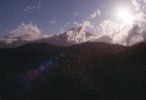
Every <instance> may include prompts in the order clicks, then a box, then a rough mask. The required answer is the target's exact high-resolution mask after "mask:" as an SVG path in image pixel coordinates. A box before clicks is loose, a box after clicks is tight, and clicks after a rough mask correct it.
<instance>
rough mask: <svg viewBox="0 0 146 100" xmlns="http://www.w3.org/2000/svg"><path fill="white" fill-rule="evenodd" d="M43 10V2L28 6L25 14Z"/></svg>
mask: <svg viewBox="0 0 146 100" xmlns="http://www.w3.org/2000/svg"><path fill="white" fill-rule="evenodd" d="M40 8H41V2H38V3H37V4H33V5H27V6H26V7H25V8H24V12H32V11H34V10H38V9H40Z"/></svg>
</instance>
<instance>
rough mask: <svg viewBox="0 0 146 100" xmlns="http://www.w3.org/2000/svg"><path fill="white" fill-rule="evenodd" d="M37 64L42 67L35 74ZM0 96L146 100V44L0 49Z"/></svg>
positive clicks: (34, 99)
mask: <svg viewBox="0 0 146 100" xmlns="http://www.w3.org/2000/svg"><path fill="white" fill-rule="evenodd" d="M50 61H51V64H49V63H48V62H50ZM41 64H43V65H44V66H48V67H47V68H46V69H45V68H44V69H45V70H44V71H42V73H41V72H38V73H37V70H38V68H39V66H40V65H41ZM42 68H43V67H42ZM29 71H31V73H32V74H29ZM23 76H24V77H23ZM29 76H30V77H29ZM26 77H27V78H26ZM0 97H1V98H2V100H146V44H145V43H139V44H136V45H134V46H132V47H124V46H119V45H111V44H106V43H84V44H78V45H74V46H71V47H57V46H52V45H49V44H43V43H40V44H27V45H24V46H21V47H18V48H11V49H1V50H0Z"/></svg>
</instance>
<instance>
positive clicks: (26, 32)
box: [7, 23, 45, 41]
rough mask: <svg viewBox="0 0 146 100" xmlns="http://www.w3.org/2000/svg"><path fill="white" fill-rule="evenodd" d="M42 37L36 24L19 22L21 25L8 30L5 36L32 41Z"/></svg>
mask: <svg viewBox="0 0 146 100" xmlns="http://www.w3.org/2000/svg"><path fill="white" fill-rule="evenodd" d="M43 37H45V35H43V34H41V31H40V29H39V28H38V27H37V25H34V24H32V23H29V24H25V23H21V25H20V26H18V27H17V28H16V29H13V30H11V31H9V34H8V36H7V38H9V39H19V40H26V41H34V40H36V39H40V38H43Z"/></svg>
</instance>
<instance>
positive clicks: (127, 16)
mask: <svg viewBox="0 0 146 100" xmlns="http://www.w3.org/2000/svg"><path fill="white" fill-rule="evenodd" d="M117 17H118V19H119V20H121V21H122V22H124V23H128V24H132V23H133V21H134V16H133V15H132V14H131V12H130V11H129V10H128V9H126V8H121V9H119V10H118V12H117Z"/></svg>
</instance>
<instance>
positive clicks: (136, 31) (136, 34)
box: [126, 25, 144, 45]
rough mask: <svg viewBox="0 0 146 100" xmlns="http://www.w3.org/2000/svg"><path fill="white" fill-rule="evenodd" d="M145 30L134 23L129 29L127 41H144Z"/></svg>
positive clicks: (131, 42)
mask: <svg viewBox="0 0 146 100" xmlns="http://www.w3.org/2000/svg"><path fill="white" fill-rule="evenodd" d="M143 39H144V38H143V30H141V28H140V27H139V26H138V25H133V28H132V29H131V30H130V31H129V33H128V36H127V38H126V42H127V44H129V45H132V44H135V43H137V42H141V41H143Z"/></svg>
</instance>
